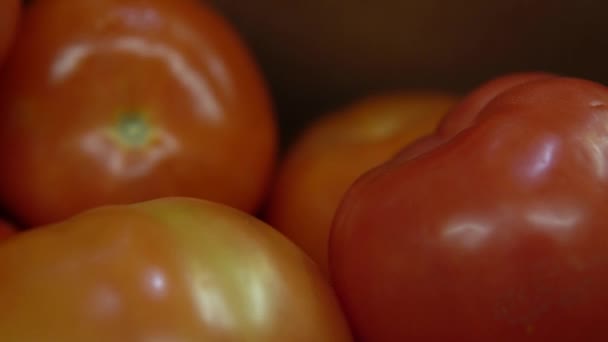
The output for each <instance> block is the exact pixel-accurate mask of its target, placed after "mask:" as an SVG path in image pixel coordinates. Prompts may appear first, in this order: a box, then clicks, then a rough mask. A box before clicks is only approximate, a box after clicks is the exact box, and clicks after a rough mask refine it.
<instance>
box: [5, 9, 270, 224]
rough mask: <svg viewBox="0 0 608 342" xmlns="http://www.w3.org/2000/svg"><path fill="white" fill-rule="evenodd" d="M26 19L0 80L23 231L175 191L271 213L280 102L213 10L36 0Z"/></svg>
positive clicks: (12, 185) (15, 208) (10, 200)
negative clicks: (264, 206) (267, 204)
mask: <svg viewBox="0 0 608 342" xmlns="http://www.w3.org/2000/svg"><path fill="white" fill-rule="evenodd" d="M22 26H23V28H22V32H21V35H20V39H19V41H18V42H17V44H16V46H15V49H14V52H13V53H12V54H11V56H10V58H9V60H8V61H7V67H6V68H5V72H4V74H3V75H2V77H1V79H0V92H1V94H0V111H1V112H2V113H3V115H2V116H1V117H0V135H1V137H0V155H1V156H2V158H3V160H2V163H3V165H7V167H3V168H2V170H1V171H0V188H1V189H2V191H1V192H0V198H1V200H2V202H3V203H4V204H5V206H6V207H7V208H8V209H9V210H10V212H11V214H14V215H15V216H16V217H17V218H18V219H20V220H22V221H23V222H24V224H25V225H30V226H34V225H42V224H46V223H50V222H55V221H58V220H61V219H64V218H67V217H69V216H70V215H73V214H75V213H77V212H80V211H82V210H85V209H87V208H92V207H95V206H99V205H103V204H120V203H133V202H137V201H142V200H146V199H151V198H158V197H164V196H188V197H198V198H206V199H209V200H213V201H217V202H221V203H225V204H228V205H231V206H233V207H236V208H238V209H241V210H244V211H247V212H253V211H255V210H256V209H257V208H258V207H259V205H260V203H261V201H262V200H263V198H264V196H265V193H266V190H267V183H268V182H269V180H270V176H271V173H272V171H273V168H274V164H275V154H276V149H277V146H276V145H277V141H276V140H277V134H276V133H277V132H276V123H275V118H274V114H273V109H272V103H271V99H270V95H269V93H268V90H267V88H266V85H265V82H264V80H263V78H262V75H261V74H260V72H259V70H258V68H257V65H256V64H255V62H254V60H253V59H252V57H251V56H250V54H249V51H248V50H247V49H246V48H245V46H244V44H243V43H242V41H241V40H240V38H239V36H238V35H237V34H236V33H235V32H234V31H233V29H232V28H231V26H230V25H229V24H228V23H227V22H226V21H225V20H223V19H222V18H221V17H220V16H218V15H217V14H216V13H215V12H214V11H213V10H212V9H211V8H209V7H206V6H205V5H204V4H202V3H199V2H198V1H189V0H177V1H169V0H150V1H138V0H126V1H122V0H120V1H119V0H95V1H77V0H48V1H36V2H34V3H33V4H32V5H30V6H28V8H27V10H26V11H25V13H24V17H23V25H22Z"/></svg>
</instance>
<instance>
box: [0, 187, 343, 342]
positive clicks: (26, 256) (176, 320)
mask: <svg viewBox="0 0 608 342" xmlns="http://www.w3.org/2000/svg"><path fill="white" fill-rule="evenodd" d="M0 279H2V281H1V282H0V303H1V304H2V310H0V340H2V341H41V340H45V341H65V342H69V341H78V342H80V341H268V342H272V341H280V342H285V341H302V342H304V341H320V342H322V341H327V342H343V341H344V342H348V341H351V335H350V332H349V329H348V327H347V324H346V321H345V319H344V316H343V314H342V312H341V309H340V307H339V305H338V302H337V300H336V297H335V295H334V293H333V291H332V289H331V287H330V286H329V285H328V283H327V282H326V281H325V279H324V278H323V276H322V275H321V272H320V271H319V269H318V267H317V266H316V265H315V264H314V263H313V262H312V261H311V260H310V258H308V257H307V256H306V255H305V254H304V253H302V252H301V251H300V250H299V249H298V248H297V247H296V246H295V245H294V244H293V243H291V242H290V241H288V240H287V239H286V238H284V237H283V236H282V235H280V234H279V233H278V232H276V231H275V230H274V229H272V228H271V227H269V226H268V225H266V224H264V223H263V222H261V221H259V220H257V219H255V218H253V217H252V216H249V215H247V214H244V213H243V212H240V211H238V210H236V209H233V208H230V207H228V206H225V205H221V204H217V203H213V202H208V201H203V200H198V199H189V198H163V199H157V200H152V201H148V202H144V203H138V204H132V205H119V206H106V207H103V208H97V209H93V210H89V211H86V212H84V213H81V214H79V215H76V216H74V217H72V218H70V219H68V220H66V221H63V222H61V223H57V224H53V225H50V226H46V227H44V228H42V229H34V230H30V231H27V232H24V233H22V234H20V235H18V236H16V237H15V238H13V239H10V240H7V241H6V242H5V243H4V244H2V245H0Z"/></svg>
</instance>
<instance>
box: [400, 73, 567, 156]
mask: <svg viewBox="0 0 608 342" xmlns="http://www.w3.org/2000/svg"><path fill="white" fill-rule="evenodd" d="M551 77H556V75H553V74H549V73H545V72H521V73H511V74H507V75H503V76H500V77H497V78H495V79H492V80H490V81H488V82H486V83H485V84H483V86H481V87H478V88H477V89H473V91H471V92H470V93H469V94H468V95H467V96H466V97H465V98H464V99H463V100H462V101H460V102H459V103H458V104H457V105H455V106H454V108H452V109H451V110H450V115H446V116H445V117H444V118H443V119H442V120H441V122H440V123H439V125H438V127H437V129H436V130H435V132H433V134H430V135H428V136H425V137H422V138H420V139H417V140H416V141H414V142H412V143H411V144H409V145H408V146H406V147H405V148H403V149H402V150H401V151H399V153H397V155H396V156H395V158H397V159H400V160H407V159H411V158H413V157H415V156H418V155H420V154H423V153H425V152H426V151H429V150H431V149H433V148H434V147H436V146H439V145H440V144H442V143H443V142H445V141H447V140H449V139H451V138H452V137H453V136H454V135H456V134H458V133H460V131H462V130H464V129H465V128H467V127H469V126H470V125H471V124H472V123H473V122H474V121H475V119H476V118H477V114H478V113H479V111H480V110H481V109H483V107H485V106H486V105H487V104H488V103H489V102H490V101H491V100H493V99H494V98H495V97H496V96H498V95H499V94H501V93H503V92H505V91H506V90H508V89H510V88H513V87H515V86H517V85H520V84H524V83H528V82H531V81H535V80H541V79H546V78H551Z"/></svg>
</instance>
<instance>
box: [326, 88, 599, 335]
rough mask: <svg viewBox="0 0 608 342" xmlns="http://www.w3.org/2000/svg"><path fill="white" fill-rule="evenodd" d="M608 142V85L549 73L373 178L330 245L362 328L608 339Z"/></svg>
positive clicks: (358, 186) (368, 331) (363, 331)
mask: <svg viewBox="0 0 608 342" xmlns="http://www.w3.org/2000/svg"><path fill="white" fill-rule="evenodd" d="M449 115H450V114H448V116H449ZM446 118H447V117H446ZM607 140H608V89H607V88H606V87H604V86H603V85H599V84H596V83H592V82H588V81H585V80H580V79H571V78H559V77H554V78H545V79H540V80H536V81H531V82H524V83H523V84H521V85H519V86H515V87H513V88H510V89H508V90H506V91H505V92H503V93H500V94H498V95H497V96H495V98H494V99H493V100H491V101H489V103H487V104H486V105H485V106H483V107H482V108H481V109H480V110H479V111H478V113H477V116H476V118H475V120H473V121H472V122H471V124H470V127H469V128H466V129H464V130H462V131H461V132H460V133H458V134H457V135H455V136H453V137H452V138H451V139H448V140H446V141H443V142H441V143H440V144H438V145H437V146H434V147H432V148H430V149H428V150H427V151H426V152H419V154H418V155H416V156H413V157H412V158H409V159H400V158H395V159H393V160H392V161H390V162H387V163H385V164H383V165H382V166H380V167H378V168H376V169H375V170H373V171H371V172H368V173H367V174H366V175H364V176H363V177H361V178H360V179H359V180H358V181H357V182H356V183H355V184H354V185H353V186H352V187H351V188H350V190H349V192H348V194H347V195H346V197H345V200H344V202H343V203H342V205H341V207H340V209H339V211H338V214H337V217H336V220H335V222H334V226H333V230H332V236H331V243H330V244H331V249H330V263H331V271H332V278H333V280H334V282H335V286H336V289H337V290H336V291H337V292H338V294H339V297H340V299H341V300H342V302H343V304H344V307H345V310H346V312H347V315H348V316H349V318H350V320H351V323H352V326H353V329H354V330H355V334H356V335H357V336H358V337H359V338H360V339H361V340H362V341H446V342H449V341H469V342H477V341H498V342H502V341H504V342H507V341H554V342H562V341H573V342H574V341H605V340H608V328H606V324H605V323H606V321H607V320H608V292H607V291H606V287H607V286H608V272H606V270H607V269H608V248H606V246H608V212H607V211H606V203H608V168H607V165H608V144H606V141H607Z"/></svg>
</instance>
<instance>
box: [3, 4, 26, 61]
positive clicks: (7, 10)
mask: <svg viewBox="0 0 608 342" xmlns="http://www.w3.org/2000/svg"><path fill="white" fill-rule="evenodd" d="M20 12H21V1H20V0H2V2H0V62H2V61H3V60H4V56H5V55H6V53H7V52H8V50H9V48H10V47H11V45H12V44H13V40H14V38H15V35H16V33H17V22H18V20H19V14H20Z"/></svg>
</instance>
